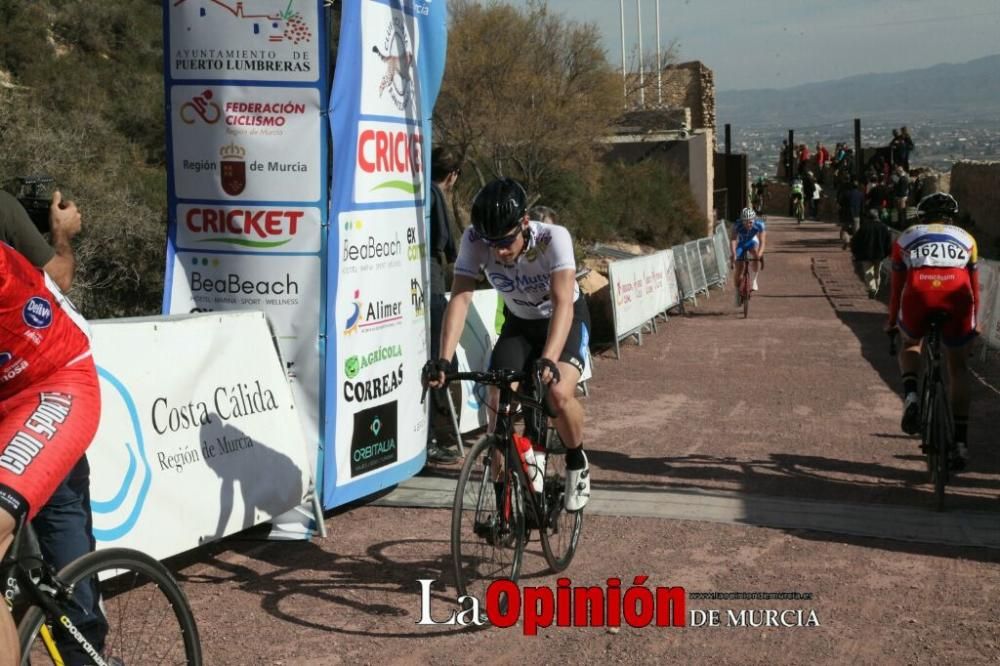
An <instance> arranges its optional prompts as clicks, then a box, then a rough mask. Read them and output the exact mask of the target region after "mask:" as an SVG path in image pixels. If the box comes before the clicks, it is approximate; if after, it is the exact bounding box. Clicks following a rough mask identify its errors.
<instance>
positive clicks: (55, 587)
mask: <svg viewBox="0 0 1000 666" xmlns="http://www.w3.org/2000/svg"><path fill="white" fill-rule="evenodd" d="M88 584H94V585H96V587H97V593H98V594H99V598H100V607H101V610H102V611H103V613H104V617H105V618H106V620H107V632H106V635H105V637H104V639H103V644H102V645H93V644H91V643H90V641H88V639H87V638H85V637H84V635H83V634H82V633H81V631H80V630H79V629H78V628H77V627H76V626H75V625H74V624H73V622H72V621H71V620H70V619H69V615H71V614H73V611H78V612H82V609H81V608H80V606H79V604H78V603H77V602H76V601H75V600H74V598H73V592H74V590H75V589H76V588H77V587H78V586H80V585H88ZM0 591H2V592H3V595H4V599H5V600H6V602H7V604H8V606H9V607H10V608H11V611H12V612H13V613H14V616H15V619H17V620H18V624H17V634H18V642H19V644H20V646H21V664H22V666H27V665H29V664H31V665H32V666H37V665H38V664H54V665H62V664H78V663H80V659H85V660H86V663H92V664H95V666H123V665H125V666H132V665H134V664H186V665H187V666H200V664H201V663H202V660H201V643H200V641H199V638H198V627H197V625H196V624H195V620H194V616H193V615H192V613H191V607H190V605H189V604H188V601H187V598H186V597H185V596H184V593H183V592H182V591H181V589H180V587H179V586H178V585H177V581H175V580H174V578H173V576H171V575H170V572H169V571H168V570H167V568H166V567H164V566H163V565H162V564H161V563H159V562H158V561H156V560H155V559H153V558H152V557H150V556H148V555H146V554H144V553H141V552H139V551H136V550H131V549H128V548H108V549H105V550H98V551H95V552H92V553H87V554H86V555H83V556H82V557H79V558H77V559H76V560H74V561H73V562H71V563H70V564H68V565H67V566H66V567H65V568H64V569H63V570H62V571H59V572H58V573H56V571H55V569H53V568H52V567H51V566H50V565H48V564H46V563H45V562H44V561H43V560H42V555H41V549H40V548H39V545H38V538H37V536H36V535H35V532H34V530H33V529H32V527H31V524H30V523H27V522H25V521H24V519H23V518H22V520H21V523H20V524H19V526H18V529H17V531H16V532H15V536H14V541H13V543H12V544H11V547H10V548H9V549H8V553H7V555H6V556H5V557H4V558H3V561H2V562H0ZM84 655H85V656H84Z"/></svg>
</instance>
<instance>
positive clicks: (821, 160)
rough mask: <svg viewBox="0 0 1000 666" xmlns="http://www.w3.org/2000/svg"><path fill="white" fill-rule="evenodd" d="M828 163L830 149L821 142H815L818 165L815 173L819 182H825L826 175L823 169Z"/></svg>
mask: <svg viewBox="0 0 1000 666" xmlns="http://www.w3.org/2000/svg"><path fill="white" fill-rule="evenodd" d="M829 163H830V151H829V150H827V149H826V146H824V145H823V144H822V143H817V144H816V166H817V167H818V169H819V170H818V171H817V173H818V174H819V177H818V180H819V182H821V183H825V179H826V176H825V174H824V170H825V169H826V166H827V165H828V164H829Z"/></svg>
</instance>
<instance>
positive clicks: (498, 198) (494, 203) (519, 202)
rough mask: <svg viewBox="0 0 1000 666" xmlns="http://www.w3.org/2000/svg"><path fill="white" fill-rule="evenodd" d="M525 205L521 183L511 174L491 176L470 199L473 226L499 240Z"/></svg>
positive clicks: (488, 237) (525, 197)
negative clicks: (499, 176)
mask: <svg viewBox="0 0 1000 666" xmlns="http://www.w3.org/2000/svg"><path fill="white" fill-rule="evenodd" d="M527 206H528V195H527V194H526V193H525V191H524V188H523V187H522V186H521V183H519V182H517V181H516V180H514V179H512V178H500V179H498V180H494V181H492V182H490V183H487V184H486V186H485V187H483V189H481V190H479V192H477V193H476V198H475V199H473V200H472V228H473V229H475V230H476V233H477V234H479V235H480V236H481V237H482V238H485V239H486V240H490V241H495V240H500V239H502V238H503V237H504V236H507V235H508V234H510V232H511V230H513V229H514V227H516V226H517V225H518V224H519V223H520V222H521V220H522V219H523V218H524V212H525V209H526V208H527Z"/></svg>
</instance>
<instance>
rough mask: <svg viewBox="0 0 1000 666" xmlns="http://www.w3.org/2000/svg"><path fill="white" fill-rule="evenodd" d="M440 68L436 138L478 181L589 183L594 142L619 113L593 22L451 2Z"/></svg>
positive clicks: (534, 7) (535, 188)
mask: <svg viewBox="0 0 1000 666" xmlns="http://www.w3.org/2000/svg"><path fill="white" fill-rule="evenodd" d="M449 9H450V12H451V24H450V27H449V36H448V64H447V67H446V71H445V77H444V82H443V84H442V88H441V93H440V95H439V97H438V101H437V106H436V107H435V111H434V121H435V122H434V127H435V133H436V136H437V138H438V139H439V141H440V142H442V143H446V144H448V145H450V146H453V147H454V148H455V149H457V150H458V151H459V152H461V153H464V154H465V156H466V159H467V160H468V163H469V164H470V166H471V167H472V168H473V170H474V171H475V172H476V173H477V175H478V179H479V181H480V183H484V182H485V181H486V180H488V179H490V178H492V177H494V176H511V177H514V178H518V179H519V180H521V181H522V182H523V183H524V184H525V186H526V187H527V188H528V190H529V192H533V193H543V192H545V191H546V188H547V186H548V185H550V184H551V183H553V181H556V180H561V179H563V178H564V175H563V174H564V173H565V172H569V173H573V174H576V175H577V176H578V177H580V178H582V179H583V180H584V181H586V182H596V179H597V174H598V168H597V158H598V156H599V153H600V144H598V143H597V142H596V141H595V139H596V138H597V137H599V136H601V135H602V134H604V133H605V132H606V131H607V129H608V128H609V127H610V125H611V124H612V123H613V121H614V119H615V117H616V115H617V114H618V112H619V110H620V108H621V93H620V91H619V88H618V85H619V84H618V79H617V78H616V74H615V72H614V70H613V69H612V68H611V66H610V65H609V64H608V62H607V59H606V57H605V54H604V51H603V49H601V47H600V36H599V33H598V30H597V27H596V26H595V25H593V24H579V23H576V22H573V21H570V20H567V19H564V18H562V17H561V16H559V15H556V14H552V13H550V12H549V10H548V8H547V7H546V5H545V4H544V3H543V2H538V3H532V4H531V5H530V6H529V7H528V9H526V10H523V11H519V10H517V9H515V8H513V7H510V6H507V5H500V4H497V3H496V2H491V3H489V4H488V5H485V6H484V5H481V4H479V3H477V2H475V1H474V0H452V2H451V3H450V4H449Z"/></svg>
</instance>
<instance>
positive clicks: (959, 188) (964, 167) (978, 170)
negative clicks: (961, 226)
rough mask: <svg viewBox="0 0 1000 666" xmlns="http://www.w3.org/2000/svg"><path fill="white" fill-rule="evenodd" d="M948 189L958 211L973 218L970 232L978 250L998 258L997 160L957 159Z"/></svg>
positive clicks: (999, 175) (999, 206)
mask: <svg viewBox="0 0 1000 666" xmlns="http://www.w3.org/2000/svg"><path fill="white" fill-rule="evenodd" d="M950 188H951V194H952V196H953V197H955V199H956V200H957V201H958V209H959V211H960V212H962V213H968V214H969V215H970V216H971V217H972V219H973V220H974V221H975V224H976V226H975V228H974V229H973V230H972V234H973V235H974V236H975V237H976V240H977V241H978V242H979V249H980V252H981V253H982V254H983V255H985V256H987V257H990V258H993V259H995V258H997V257H1000V162H972V161H963V162H957V163H956V164H955V165H954V166H953V167H952V168H951V183H950Z"/></svg>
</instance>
